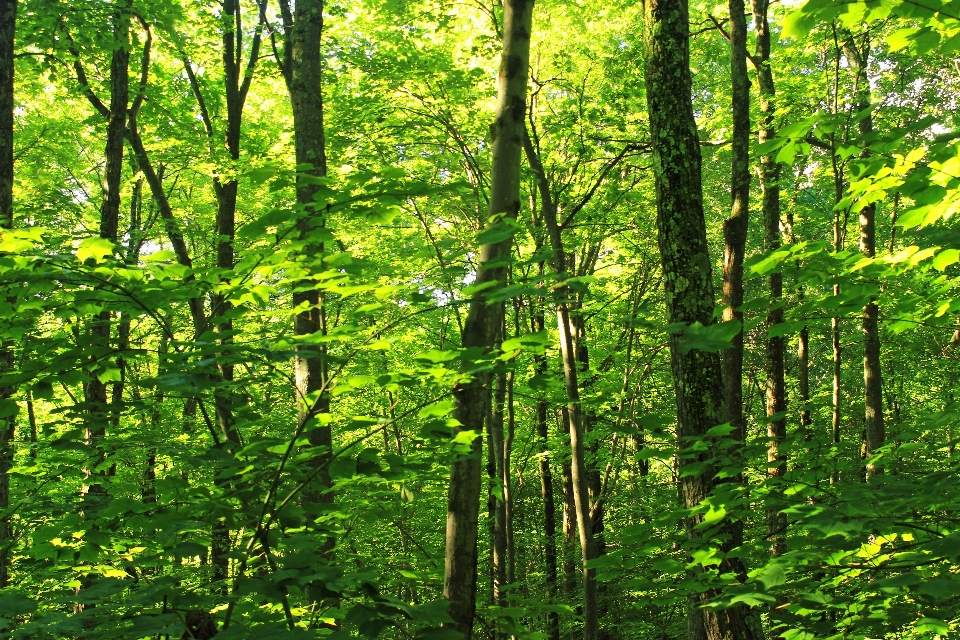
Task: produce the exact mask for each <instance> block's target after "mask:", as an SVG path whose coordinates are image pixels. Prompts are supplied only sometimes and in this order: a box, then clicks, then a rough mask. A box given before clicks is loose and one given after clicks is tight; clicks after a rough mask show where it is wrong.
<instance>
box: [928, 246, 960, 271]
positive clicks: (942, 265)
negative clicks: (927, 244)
mask: <svg viewBox="0 0 960 640" xmlns="http://www.w3.org/2000/svg"><path fill="white" fill-rule="evenodd" d="M957 261H960V249H946V250H944V251H941V252H940V253H938V254H937V257H936V258H934V259H933V267H934V268H935V269H938V270H939V271H944V270H946V268H947V267H948V266H950V265H951V264H953V263H954V262H957Z"/></svg>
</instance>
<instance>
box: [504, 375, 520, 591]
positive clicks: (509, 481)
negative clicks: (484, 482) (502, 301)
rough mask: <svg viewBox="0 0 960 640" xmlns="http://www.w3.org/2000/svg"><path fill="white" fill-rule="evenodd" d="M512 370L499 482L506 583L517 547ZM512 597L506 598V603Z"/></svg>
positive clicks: (513, 572) (513, 570) (512, 573)
mask: <svg viewBox="0 0 960 640" xmlns="http://www.w3.org/2000/svg"><path fill="white" fill-rule="evenodd" d="M513 388H514V372H513V371H509V372H507V398H506V402H507V416H506V433H504V436H503V458H502V463H501V465H500V482H501V483H502V484H503V516H504V522H503V527H504V531H503V535H504V537H505V541H504V542H505V548H504V552H505V555H504V562H505V563H506V565H507V567H506V574H507V575H506V579H507V584H508V585H513V584H515V583H516V581H517V548H516V545H515V544H514V538H513V515H514V503H513V478H512V475H511V474H512V473H513V470H512V465H511V457H512V456H513V440H514V437H515V435H516V430H517V417H516V409H515V407H514V404H513V399H514V398H513ZM511 600H513V598H507V600H506V603H507V605H509V604H510V601H511Z"/></svg>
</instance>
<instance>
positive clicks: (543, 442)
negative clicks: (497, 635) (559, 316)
mask: <svg viewBox="0 0 960 640" xmlns="http://www.w3.org/2000/svg"><path fill="white" fill-rule="evenodd" d="M540 275H541V276H542V275H543V269H542V265H541V273H540ZM544 327H545V322H544V318H543V312H542V311H541V310H539V309H538V310H537V311H536V312H535V315H534V319H533V330H534V331H543V330H544ZM535 363H536V370H537V375H544V374H546V373H547V370H548V365H547V358H546V356H535ZM548 408H549V404H548V403H547V402H545V401H543V400H537V405H536V421H537V422H536V424H537V439H538V440H539V449H540V458H539V460H540V462H539V466H540V494H541V496H542V497H543V556H544V558H543V560H544V566H545V570H546V580H545V582H546V585H545V586H546V590H545V593H544V598H545V601H546V602H547V603H548V604H556V601H557V520H556V518H557V515H556V514H557V511H556V509H557V507H556V501H555V499H554V493H553V472H552V471H551V469H550V445H549V439H550V434H549V430H548V424H547V413H548ZM545 632H546V634H547V636H548V637H549V639H550V640H560V615H559V614H558V613H557V612H556V611H551V612H550V613H548V614H547V626H546V630H545Z"/></svg>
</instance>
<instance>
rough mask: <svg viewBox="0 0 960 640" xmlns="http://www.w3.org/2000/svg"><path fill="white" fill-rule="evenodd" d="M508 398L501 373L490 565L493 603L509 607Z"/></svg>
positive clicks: (494, 421) (493, 439) (493, 425)
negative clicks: (505, 459) (505, 479)
mask: <svg viewBox="0 0 960 640" xmlns="http://www.w3.org/2000/svg"><path fill="white" fill-rule="evenodd" d="M506 397H507V376H506V373H503V372H500V373H497V374H496V375H495V376H494V396H493V410H492V411H491V414H492V415H491V419H490V423H489V424H490V428H489V430H488V432H489V446H490V451H489V452H488V457H489V460H490V467H489V468H488V470H487V471H488V474H489V477H490V502H489V504H490V517H491V520H492V524H493V526H492V534H493V535H492V539H491V540H490V560H491V563H490V566H491V572H492V578H493V580H492V585H491V586H492V589H491V592H492V594H493V604H495V605H497V606H501V607H502V606H506V597H505V594H504V592H503V587H504V585H505V584H506V583H507V507H506V502H505V501H504V498H505V496H504V493H503V455H504V432H503V430H504V402H505V401H506Z"/></svg>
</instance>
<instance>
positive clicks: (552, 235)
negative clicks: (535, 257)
mask: <svg viewBox="0 0 960 640" xmlns="http://www.w3.org/2000/svg"><path fill="white" fill-rule="evenodd" d="M524 150H525V151H526V155H527V161H528V162H529V163H530V166H531V167H532V168H533V173H534V175H535V176H536V177H537V184H538V188H539V192H540V201H541V209H540V213H541V215H542V217H543V222H544V225H545V226H546V230H547V236H548V237H549V240H550V247H551V249H552V250H553V260H552V262H553V269H554V272H555V273H556V274H557V277H558V278H559V279H560V280H561V281H564V280H566V279H567V278H569V277H570V276H571V275H573V274H571V273H568V269H567V253H566V251H565V249H564V246H563V234H562V230H561V228H560V224H559V222H558V220H557V205H556V202H555V199H554V197H553V193H552V192H551V190H550V184H549V182H548V181H547V176H546V173H545V171H544V169H543V165H542V163H541V161H540V157H539V155H538V154H537V152H536V149H534V146H533V141H532V140H531V139H530V136H529V135H527V134H526V133H525V134H524ZM553 292H554V304H555V306H556V313H557V329H558V331H559V335H560V357H561V360H562V361H563V379H564V386H565V389H566V393H567V408H566V413H565V417H566V422H567V429H568V431H569V433H570V474H571V481H572V490H573V500H574V507H575V508H576V516H577V532H578V535H579V539H580V555H581V566H580V574H581V578H582V581H583V634H584V638H585V640H595V639H596V638H597V635H598V633H599V624H600V623H599V616H598V610H597V581H596V570H595V569H588V568H587V563H588V562H589V561H590V560H593V559H594V558H595V557H596V554H597V551H596V544H595V541H594V523H593V518H592V517H591V509H590V494H589V480H590V471H589V470H588V469H587V465H586V452H585V449H584V434H585V429H584V416H583V412H582V411H581V406H580V384H579V381H578V374H579V369H580V364H581V363H580V362H579V361H578V357H577V356H578V353H577V352H578V349H577V344H576V343H575V341H574V331H575V328H574V326H573V321H572V318H571V313H570V300H571V299H573V298H574V295H575V294H574V291H573V290H572V289H570V288H569V287H567V286H556V287H554V288H553ZM585 357H586V355H585V354H584V358H585ZM601 523H602V520H601ZM601 527H602V524H601Z"/></svg>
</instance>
